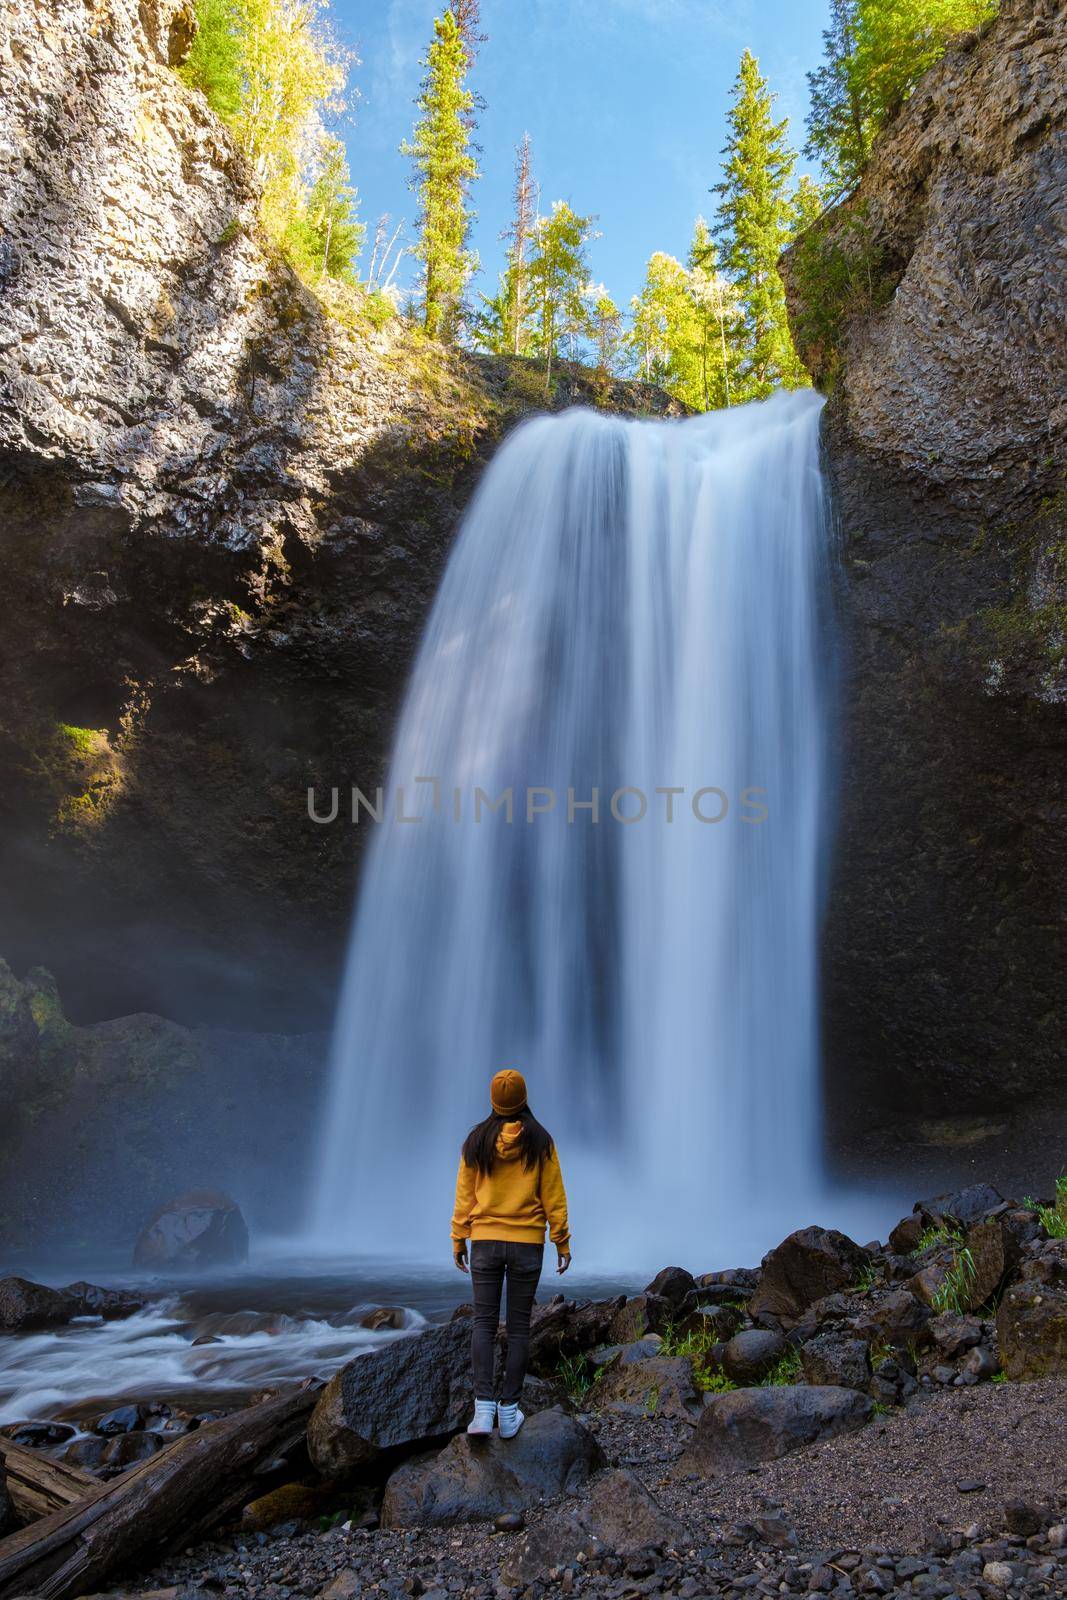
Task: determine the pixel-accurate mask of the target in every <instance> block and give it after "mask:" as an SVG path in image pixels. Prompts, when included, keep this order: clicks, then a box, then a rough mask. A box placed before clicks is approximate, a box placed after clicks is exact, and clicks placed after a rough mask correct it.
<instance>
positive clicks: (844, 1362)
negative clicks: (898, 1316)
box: [800, 1332, 871, 1394]
mask: <svg viewBox="0 0 1067 1600" xmlns="http://www.w3.org/2000/svg"><path fill="white" fill-rule="evenodd" d="M800 1362H801V1366H802V1367H803V1369H804V1379H805V1382H807V1383H813V1384H819V1385H824V1384H830V1385H834V1386H836V1387H838V1388H841V1389H859V1390H860V1391H861V1392H862V1393H864V1394H866V1392H867V1387H868V1385H869V1383H870V1381H871V1352H870V1348H869V1346H868V1345H867V1342H866V1340H864V1339H852V1338H849V1336H848V1335H847V1334H842V1333H836V1332H831V1333H820V1334H817V1335H816V1337H815V1338H814V1339H809V1340H808V1342H807V1344H805V1345H802V1346H801V1351H800Z"/></svg>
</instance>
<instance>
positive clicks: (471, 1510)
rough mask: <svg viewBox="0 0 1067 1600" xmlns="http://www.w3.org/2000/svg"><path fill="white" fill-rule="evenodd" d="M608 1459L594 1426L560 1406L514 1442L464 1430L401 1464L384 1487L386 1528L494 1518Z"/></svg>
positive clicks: (581, 1478) (572, 1483) (572, 1486)
mask: <svg viewBox="0 0 1067 1600" xmlns="http://www.w3.org/2000/svg"><path fill="white" fill-rule="evenodd" d="M602 1462H603V1454H602V1452H601V1449H600V1446H599V1445H598V1444H597V1442H596V1440H595V1438H594V1437H593V1435H592V1434H591V1433H590V1432H589V1430H588V1429H587V1428H584V1427H583V1426H582V1425H581V1423H580V1422H576V1421H575V1419H574V1418H573V1417H569V1416H567V1415H566V1413H565V1412H563V1411H559V1410H553V1411H541V1412H539V1413H538V1414H537V1416H535V1417H530V1418H528V1419H527V1421H526V1422H525V1424H524V1425H523V1427H522V1428H521V1429H520V1431H519V1432H518V1434H516V1436H515V1438H514V1439H502V1438H501V1437H500V1435H499V1434H497V1433H494V1434H492V1435H490V1436H489V1437H488V1438H485V1439H472V1438H471V1437H470V1435H469V1434H466V1433H463V1434H460V1435H459V1436H458V1438H455V1439H453V1440H452V1442H451V1443H450V1444H448V1445H447V1446H446V1447H445V1448H444V1449H443V1450H441V1451H439V1452H437V1453H436V1454H433V1455H424V1456H419V1457H417V1458H416V1459H414V1460H412V1461H406V1462H404V1464H403V1465H402V1466H400V1467H398V1468H397V1470H396V1471H395V1472H394V1473H393V1474H392V1476H391V1477H390V1479H389V1481H388V1483H387V1484H386V1486H385V1498H384V1499H383V1501H382V1527H383V1528H427V1527H441V1526H450V1525H451V1524H453V1523H457V1522H492V1521H493V1520H494V1519H495V1518H496V1517H498V1516H500V1515H502V1514H503V1513H505V1512H517V1511H525V1510H527V1509H528V1508H529V1507H531V1506H535V1505H537V1504H538V1503H539V1502H540V1501H541V1500H546V1499H551V1498H554V1497H555V1496H557V1495H560V1494H562V1493H564V1492H565V1491H566V1492H574V1491H576V1490H577V1489H578V1488H579V1487H580V1486H581V1485H582V1484H584V1483H585V1481H586V1479H587V1478H588V1477H589V1474H590V1472H591V1471H592V1470H593V1469H594V1468H595V1467H598V1466H600V1465H601V1464H602Z"/></svg>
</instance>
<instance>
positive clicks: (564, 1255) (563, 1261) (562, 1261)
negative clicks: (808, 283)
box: [556, 1250, 571, 1272]
mask: <svg viewBox="0 0 1067 1600" xmlns="http://www.w3.org/2000/svg"><path fill="white" fill-rule="evenodd" d="M570 1264H571V1253H570V1251H569V1250H560V1251H559V1253H558V1255H557V1258H556V1271H557V1272H566V1270H567V1268H568V1267H569V1266H570Z"/></svg>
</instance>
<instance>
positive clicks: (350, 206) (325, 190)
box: [286, 138, 366, 283]
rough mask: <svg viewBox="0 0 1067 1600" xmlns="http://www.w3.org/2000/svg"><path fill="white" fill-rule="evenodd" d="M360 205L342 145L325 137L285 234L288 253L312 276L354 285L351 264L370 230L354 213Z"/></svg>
mask: <svg viewBox="0 0 1067 1600" xmlns="http://www.w3.org/2000/svg"><path fill="white" fill-rule="evenodd" d="M358 203H359V202H358V200H357V197H356V191H355V190H354V189H353V188H352V187H351V184H350V182H349V172H348V162H347V160H346V158H345V149H344V145H343V144H342V143H341V142H340V140H339V139H331V138H323V140H322V142H321V146H320V154H319V160H318V163H317V176H316V177H315V181H314V183H313V184H312V185H311V189H310V191H309V193H308V197H307V200H306V201H305V203H304V205H303V207H302V208H301V210H300V211H299V212H298V213H297V214H296V216H295V217H294V218H293V220H292V222H291V224H290V226H289V228H288V230H287V234H286V243H287V246H288V250H289V254H290V256H291V257H292V259H293V260H294V261H296V262H297V263H299V265H301V266H302V267H303V268H304V269H305V271H306V272H307V274H308V275H310V276H314V277H319V278H322V277H328V278H336V279H337V280H338V281H339V282H342V283H355V281H356V279H355V271H354V267H353V263H354V262H355V259H356V257H357V256H358V255H359V252H360V250H361V249H362V248H363V239H364V235H365V233H366V229H365V228H364V226H363V224H362V223H361V222H359V221H358V220H357V217H356V208H357V206H358Z"/></svg>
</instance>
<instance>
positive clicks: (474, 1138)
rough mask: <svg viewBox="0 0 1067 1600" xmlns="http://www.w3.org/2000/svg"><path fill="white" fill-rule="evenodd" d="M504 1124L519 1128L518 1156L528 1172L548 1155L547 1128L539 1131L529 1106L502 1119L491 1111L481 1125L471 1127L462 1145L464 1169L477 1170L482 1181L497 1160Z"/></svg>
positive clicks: (550, 1140) (550, 1152)
mask: <svg viewBox="0 0 1067 1600" xmlns="http://www.w3.org/2000/svg"><path fill="white" fill-rule="evenodd" d="M505 1122H519V1123H521V1124H522V1129H521V1132H520V1133H519V1139H518V1145H519V1156H520V1159H521V1161H522V1164H523V1166H524V1167H525V1168H526V1170H527V1171H528V1172H529V1171H532V1169H533V1168H534V1167H536V1166H539V1165H540V1163H541V1162H542V1161H543V1160H544V1159H545V1157H546V1156H550V1155H551V1154H552V1143H553V1141H552V1135H551V1134H550V1133H549V1131H548V1129H547V1128H542V1126H541V1124H540V1123H539V1122H538V1120H537V1118H536V1117H535V1116H534V1114H533V1112H532V1111H531V1110H530V1108H529V1106H523V1108H522V1110H521V1111H515V1112H512V1113H511V1114H510V1115H509V1116H506V1117H502V1116H501V1115H500V1114H499V1112H496V1111H491V1112H490V1113H489V1115H488V1116H487V1117H486V1119H485V1121H484V1122H476V1123H475V1125H474V1127H473V1128H472V1129H471V1131H470V1133H468V1135H467V1137H466V1138H465V1139H464V1141H463V1159H464V1161H465V1162H466V1163H467V1165H468V1167H477V1169H478V1171H479V1172H480V1173H481V1174H482V1176H483V1177H486V1178H487V1177H488V1176H489V1174H490V1173H491V1172H492V1170H493V1168H494V1167H495V1166H496V1164H497V1162H498V1161H499V1160H500V1155H499V1152H498V1151H497V1147H496V1142H497V1139H498V1138H499V1137H500V1130H501V1128H502V1127H503V1126H504V1124H505Z"/></svg>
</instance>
